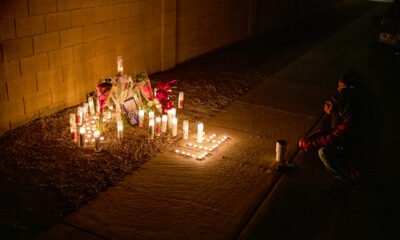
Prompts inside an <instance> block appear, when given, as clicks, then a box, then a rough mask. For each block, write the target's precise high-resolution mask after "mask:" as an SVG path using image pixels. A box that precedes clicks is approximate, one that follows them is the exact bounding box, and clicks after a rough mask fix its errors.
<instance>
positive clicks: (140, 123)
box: [139, 109, 144, 127]
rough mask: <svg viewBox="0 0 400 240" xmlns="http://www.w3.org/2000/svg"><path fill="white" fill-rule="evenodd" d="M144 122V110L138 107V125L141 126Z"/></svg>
mask: <svg viewBox="0 0 400 240" xmlns="http://www.w3.org/2000/svg"><path fill="white" fill-rule="evenodd" d="M143 123H144V110H143V109H139V127H143Z"/></svg>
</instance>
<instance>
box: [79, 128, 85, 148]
mask: <svg viewBox="0 0 400 240" xmlns="http://www.w3.org/2000/svg"><path fill="white" fill-rule="evenodd" d="M85 138H86V129H85V128H84V127H81V128H80V129H79V146H80V147H85V145H86V139H85Z"/></svg>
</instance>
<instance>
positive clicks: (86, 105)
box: [82, 103, 89, 121]
mask: <svg viewBox="0 0 400 240" xmlns="http://www.w3.org/2000/svg"><path fill="white" fill-rule="evenodd" d="M88 108H89V105H88V103H83V107H82V112H83V114H82V115H83V117H82V120H83V121H85V119H86V118H87V115H88V114H87V113H88Z"/></svg>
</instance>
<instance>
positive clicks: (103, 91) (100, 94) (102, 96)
mask: <svg viewBox="0 0 400 240" xmlns="http://www.w3.org/2000/svg"><path fill="white" fill-rule="evenodd" d="M112 87H113V84H112V79H111V78H106V79H104V80H100V82H99V84H98V85H97V88H96V94H97V98H98V99H99V105H100V115H102V114H103V109H104V107H105V106H106V105H108V104H109V99H108V98H109V96H110V94H111V93H112Z"/></svg>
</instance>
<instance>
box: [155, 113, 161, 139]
mask: <svg viewBox="0 0 400 240" xmlns="http://www.w3.org/2000/svg"><path fill="white" fill-rule="evenodd" d="M154 129H155V132H156V133H155V134H156V136H157V137H159V136H160V135H161V118H160V117H156V125H155V127H154Z"/></svg>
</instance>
